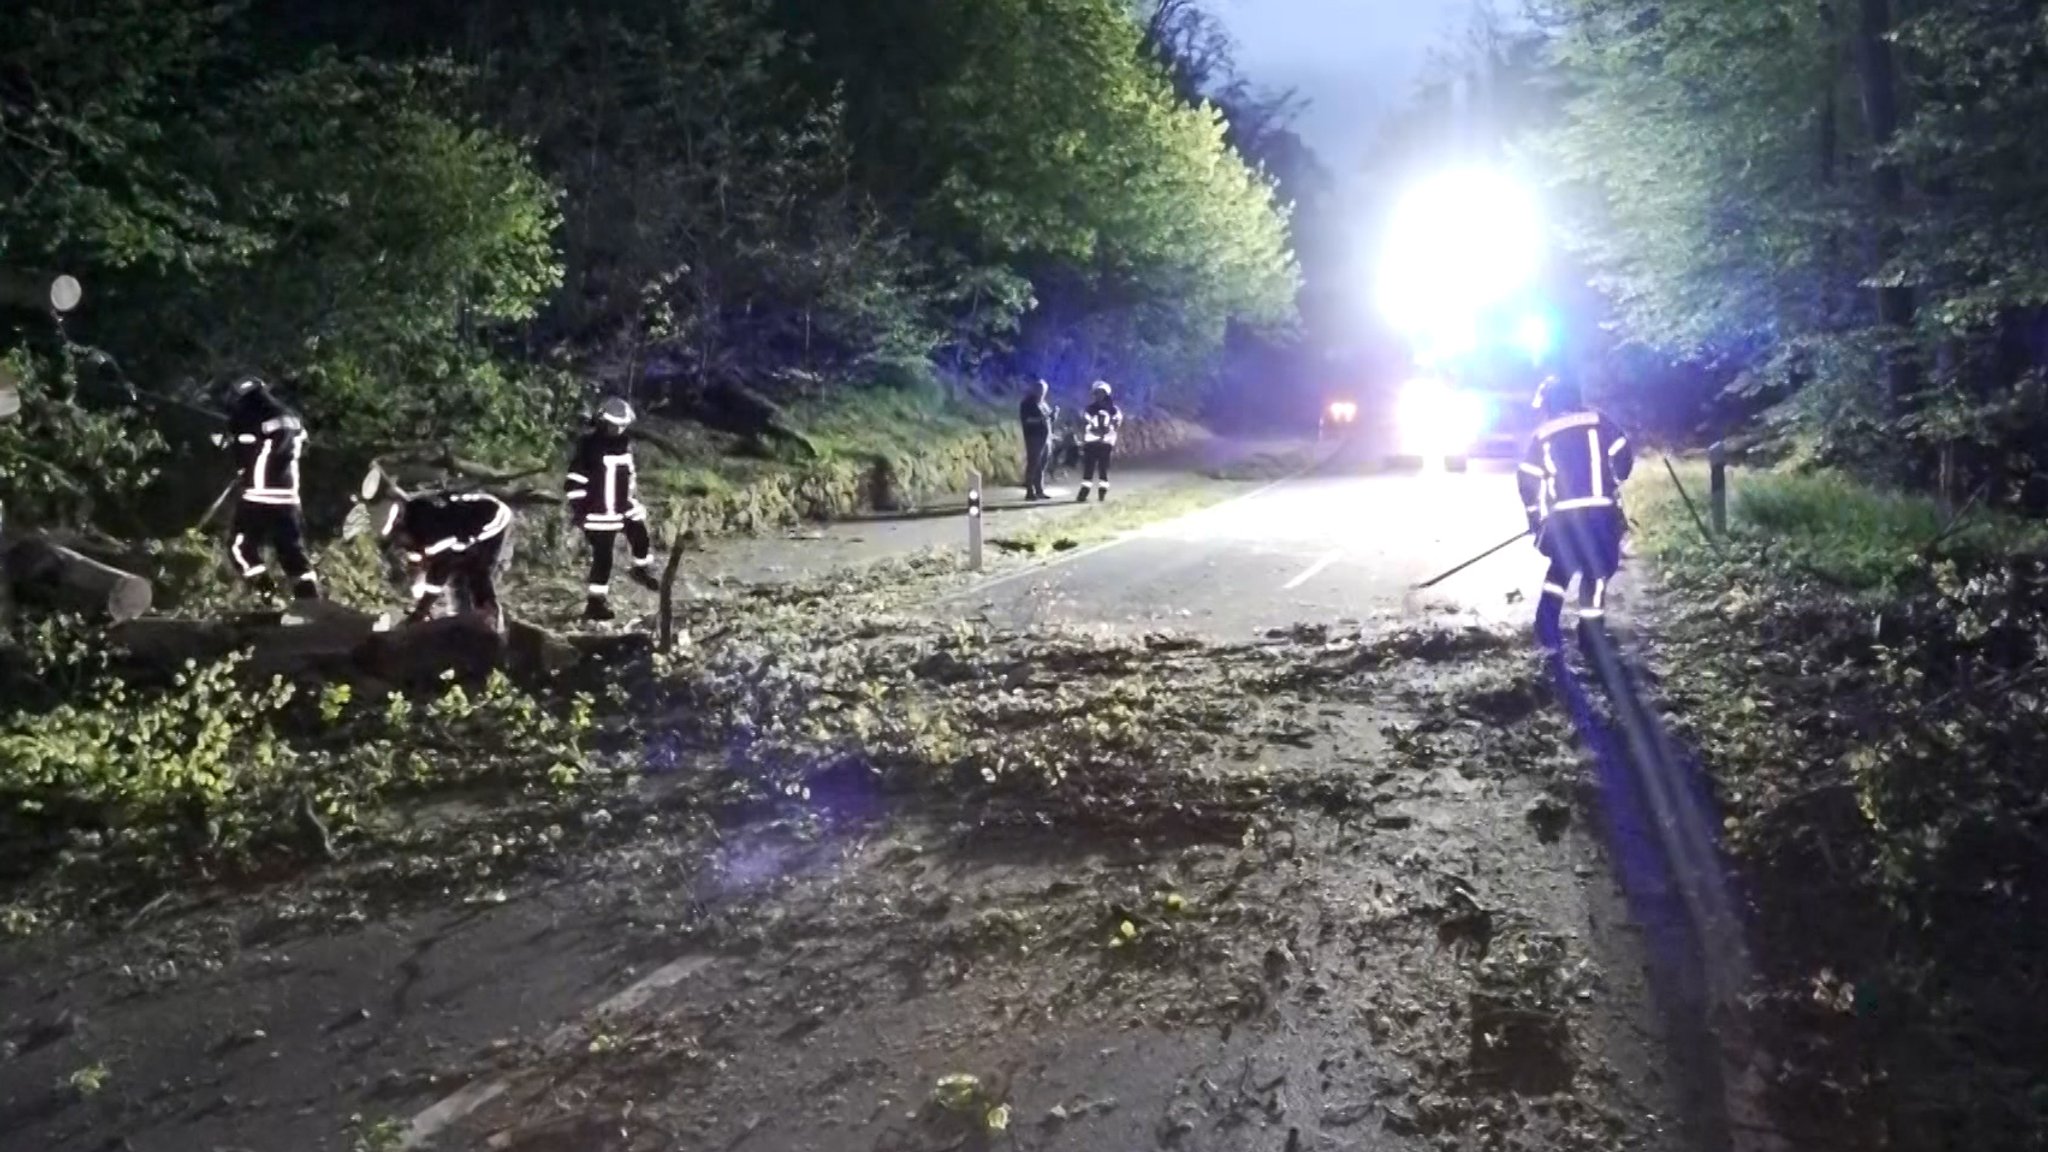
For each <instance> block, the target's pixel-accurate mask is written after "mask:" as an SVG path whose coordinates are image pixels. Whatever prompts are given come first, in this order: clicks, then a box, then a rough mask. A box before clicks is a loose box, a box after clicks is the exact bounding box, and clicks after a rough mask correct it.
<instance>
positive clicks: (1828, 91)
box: [1814, 3, 1842, 331]
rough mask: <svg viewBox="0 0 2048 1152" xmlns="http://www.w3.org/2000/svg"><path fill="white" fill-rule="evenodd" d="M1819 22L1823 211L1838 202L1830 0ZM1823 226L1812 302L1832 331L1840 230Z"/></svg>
mask: <svg viewBox="0 0 2048 1152" xmlns="http://www.w3.org/2000/svg"><path fill="white" fill-rule="evenodd" d="M1820 22H1821V27H1822V28H1824V29H1826V31H1827V35H1826V41H1827V52H1828V60H1827V74H1826V76H1827V78H1826V81H1825V83H1826V87H1825V88H1824V89H1823V90H1822V91H1821V105H1820V131H1819V135H1818V138H1817V139H1816V140H1815V142H1814V145H1815V148H1816V149H1817V150H1818V151H1819V153H1820V155H1819V160H1820V165H1819V168H1818V170H1817V171H1816V172H1815V180H1816V182H1817V183H1818V184H1819V186H1820V195H1821V205H1822V210H1823V211H1824V212H1832V211H1833V210H1834V208H1835V206H1836V204H1837V203H1838V198H1837V196H1836V193H1835V170H1836V169H1837V168H1838V167H1839V165H1840V154H1841V150H1842V113H1841V99H1840V88H1841V72H1840V68H1841V60H1842V57H1841V43H1840V41H1838V40H1837V39H1836V38H1835V6H1834V5H1833V4H1831V3H1823V4H1822V5H1821V6H1820ZM1825 228H1826V235H1825V236H1824V237H1823V238H1822V240H1821V267H1820V269H1819V275H1818V276H1816V277H1815V278H1814V280H1815V284H1814V295H1815V298H1816V303H1817V304H1818V306H1819V308H1820V316H1819V321H1820V327H1821V330H1822V331H1832V330H1834V327H1835V324H1836V321H1837V320H1838V319H1839V318H1840V316H1841V309H1840V308H1838V307H1837V306H1836V300H1835V276H1836V273H1837V271H1838V270H1839V269H1840V268H1841V266H1842V234H1841V232H1840V230H1839V229H1837V228H1836V227H1835V225H1834V224H1833V223H1832V222H1830V223H1828V224H1827V225H1826V226H1825Z"/></svg>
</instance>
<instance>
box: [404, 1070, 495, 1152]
mask: <svg viewBox="0 0 2048 1152" xmlns="http://www.w3.org/2000/svg"><path fill="white" fill-rule="evenodd" d="M504 1091H505V1082H504V1081H503V1080H479V1081H477V1082H476V1083H474V1084H471V1085H469V1086H468V1087H466V1088H464V1089H463V1090H462V1091H460V1092H457V1093H455V1094H454V1095H453V1096H450V1097H448V1098H447V1099H446V1100H443V1101H441V1102H440V1103H439V1104H436V1105H434V1106H433V1107H432V1108H429V1109H427V1110H426V1111H424V1112H422V1113H420V1114H419V1115H417V1116H415V1117H413V1118H412V1123H411V1124H410V1125H408V1126H407V1127H406V1130H405V1139H404V1140H402V1141H400V1142H399V1145H398V1146H399V1147H400V1148H407V1149H410V1148H423V1147H425V1146H426V1144H427V1142H428V1141H430V1140H432V1139H433V1138H434V1137H436V1136H439V1135H440V1134H441V1133H442V1132H443V1131H445V1130H446V1129H447V1128H448V1126H449V1125H451V1124H453V1123H455V1122H456V1121H457V1120H460V1119H462V1118H463V1117H464V1116H467V1115H469V1114H470V1113H472V1112H474V1111H476V1110H477V1109H479V1108H481V1107H483V1106H484V1105H486V1104H488V1103H490V1102H491V1101H493V1100H495V1099H497V1098H498V1097H499V1096H500V1095H503V1094H504Z"/></svg>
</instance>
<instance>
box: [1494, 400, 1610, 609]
mask: <svg viewBox="0 0 2048 1152" xmlns="http://www.w3.org/2000/svg"><path fill="white" fill-rule="evenodd" d="M1536 404H1537V407H1539V408H1541V409H1542V411H1543V418H1544V419H1543V423H1542V424H1541V425H1539V426H1538V427H1537V429H1536V434H1535V436H1533V437H1532V438H1531V439H1530V441H1529V450H1528V452H1527V453H1526V454H1525V455H1524V456H1523V457H1522V466H1521V474H1520V476H1519V477H1518V479H1519V481H1520V487H1521V490H1522V504H1523V507H1524V509H1525V510H1526V511H1527V512H1528V514H1529V528H1530V531H1532V532H1534V533H1535V535H1536V547H1537V548H1538V549H1539V550H1540V551H1541V552H1542V553H1543V555H1544V556H1545V557H1547V558H1548V559H1549V560H1550V570H1549V571H1548V572H1546V573H1545V574H1544V577H1543V595H1542V598H1541V599H1539V600H1538V601H1537V603H1536V639H1537V642H1538V643H1540V644H1542V645H1543V646H1544V647H1546V648H1556V647H1557V646H1558V645H1559V644H1560V643H1562V639H1563V637H1562V632H1561V629H1560V620H1561V618H1562V616H1563V613H1564V599H1565V593H1566V590H1567V588H1568V586H1569V585H1570V583H1571V581H1572V579H1573V577H1577V578H1578V581H1579V630H1580V634H1581V636H1582V637H1583V636H1584V634H1585V632H1586V631H1587V629H1588V628H1590V627H1592V626H1594V625H1596V624H1597V623H1598V622H1599V621H1600V620H1601V619H1602V618H1603V617H1604V615H1605V614H1606V607H1607V603H1606V601H1607V582H1608V581H1609V580H1612V579H1613V578H1614V573H1615V571H1616V570H1617V569H1619V568H1620V567H1621V537H1622V534H1623V532H1624V530H1625V529H1626V528H1627V525H1628V521H1627V519H1626V518H1625V517H1624V516H1623V514H1622V510H1621V485H1622V483H1623V482H1624V481H1626V480H1627V479H1628V477H1629V473H1630V472H1632V471H1634V469H1635V453H1634V452H1633V451H1632V450H1630V448H1629V446H1628V437H1627V436H1626V435H1624V434H1623V433H1622V430H1621V428H1620V426H1619V425H1617V424H1615V422H1614V421H1613V420H1611V419H1609V418H1608V417H1607V415H1606V414H1605V413H1602V412H1598V411H1595V410H1593V409H1591V408H1588V407H1586V405H1585V403H1584V402H1583V401H1582V400H1581V398H1580V396H1579V389H1578V385H1577V384H1576V383H1575V382H1573V381H1572V380H1570V379H1568V378H1566V377H1563V376H1558V375H1553V376H1551V377H1549V378H1547V379H1545V380H1544V382H1543V385H1542V387H1541V389H1540V391H1539V392H1538V393H1537V398H1536Z"/></svg>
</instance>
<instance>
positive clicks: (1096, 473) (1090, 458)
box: [1074, 380, 1124, 504]
mask: <svg viewBox="0 0 2048 1152" xmlns="http://www.w3.org/2000/svg"><path fill="white" fill-rule="evenodd" d="M1082 421H1083V422H1082V428H1081V488H1080V491H1079V492H1076V493H1075V494H1074V499H1075V500H1076V501H1078V502H1080V503H1083V504H1085V503H1087V502H1088V485H1089V483H1090V482H1091V481H1092V482H1093V483H1094V485H1095V498H1096V499H1097V500H1107V499H1109V458H1110V457H1111V456H1112V455H1114V454H1115V453H1116V433H1117V429H1119V428H1121V427H1123V424H1124V414H1123V412H1122V411H1121V410H1119V409H1118V408H1117V406H1116V401H1114V400H1112V399H1110V390H1109V383H1108V381H1105V380H1097V381H1096V382H1095V389H1094V394H1093V395H1092V396H1091V397H1090V399H1089V401H1088V409H1087V411H1086V412H1085V413H1083V415H1082Z"/></svg>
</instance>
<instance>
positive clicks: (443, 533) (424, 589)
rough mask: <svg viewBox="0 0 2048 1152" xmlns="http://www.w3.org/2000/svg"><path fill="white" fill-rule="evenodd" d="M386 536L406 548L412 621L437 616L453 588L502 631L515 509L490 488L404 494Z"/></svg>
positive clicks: (394, 503) (392, 505) (386, 518)
mask: <svg viewBox="0 0 2048 1152" xmlns="http://www.w3.org/2000/svg"><path fill="white" fill-rule="evenodd" d="M382 519H383V523H382V526H381V528H380V529H379V531H378V536H379V538H380V539H382V540H383V541H385V542H386V543H387V544H388V545H390V546H392V547H395V548H398V549H401V550H402V554H403V555H404V557H405V564H406V571H407V573H408V574H409V575H410V577H411V579H412V597H413V606H412V612H411V613H410V614H409V615H408V616H407V617H406V623H408V624H417V623H419V622H420V621H422V620H425V619H427V618H428V617H429V616H431V615H433V612H434V607H435V605H437V604H438V603H440V600H441V597H442V595H443V594H444V593H446V592H448V591H449V590H450V589H451V588H452V589H453V590H454V591H455V593H456V597H457V600H458V602H459V603H460V604H461V605H462V607H463V608H464V609H465V610H467V611H472V612H480V613H483V614H484V615H485V616H487V617H489V618H490V619H491V620H492V622H493V624H494V625H495V626H496V627H498V628H499V629H500V630H502V629H503V625H504V617H503V614H502V612H501V611H500V608H499V605H498V589H497V583H496V577H497V574H498V573H499V571H501V570H502V569H503V568H504V566H505V565H506V564H507V563H509V562H510V561H511V556H512V553H511V545H512V509H511V506H509V505H507V504H506V503H505V502H504V501H503V500H500V499H498V498H497V497H496V496H492V495H491V494H489V493H488V492H455V493H437V494H434V495H428V496H410V497H407V496H398V497H395V498H393V499H391V500H390V501H389V502H388V503H387V504H386V506H385V508H384V513H383V518H382Z"/></svg>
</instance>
